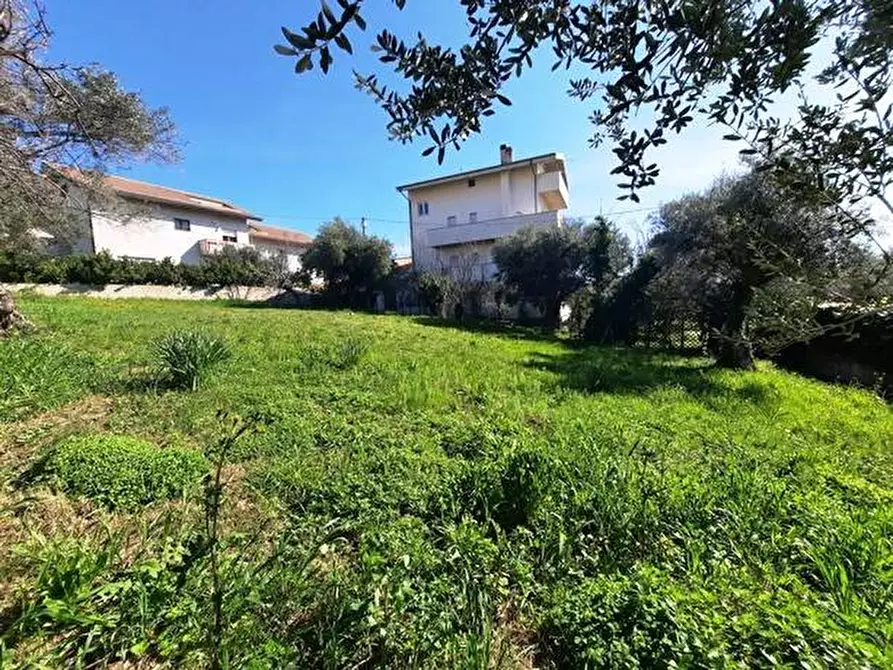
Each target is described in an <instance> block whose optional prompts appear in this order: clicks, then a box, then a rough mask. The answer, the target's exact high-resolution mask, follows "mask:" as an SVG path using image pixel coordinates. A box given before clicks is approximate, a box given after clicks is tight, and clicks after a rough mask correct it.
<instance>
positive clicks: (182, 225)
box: [174, 219, 191, 230]
mask: <svg viewBox="0 0 893 670" xmlns="http://www.w3.org/2000/svg"><path fill="white" fill-rule="evenodd" d="M174 228H176V229H177V230H191V226H190V224H189V219H174Z"/></svg>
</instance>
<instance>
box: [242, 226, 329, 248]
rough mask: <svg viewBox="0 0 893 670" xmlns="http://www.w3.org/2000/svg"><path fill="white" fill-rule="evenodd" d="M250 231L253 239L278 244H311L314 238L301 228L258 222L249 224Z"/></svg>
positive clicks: (303, 245) (302, 245)
mask: <svg viewBox="0 0 893 670" xmlns="http://www.w3.org/2000/svg"><path fill="white" fill-rule="evenodd" d="M248 233H249V236H250V237H251V238H252V239H255V238H256V239H258V240H259V241H262V242H273V243H278V244H292V245H295V246H301V247H306V246H310V244H311V243H312V242H313V238H312V237H310V235H308V234H306V233H302V232H301V231H299V230H289V229H288V228H274V227H273V226H261V225H259V224H257V223H249V224H248Z"/></svg>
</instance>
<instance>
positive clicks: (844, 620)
mask: <svg viewBox="0 0 893 670" xmlns="http://www.w3.org/2000/svg"><path fill="white" fill-rule="evenodd" d="M20 303H21V305H22V307H23V309H24V311H25V313H26V314H27V315H28V316H29V318H31V319H32V320H33V321H34V322H35V323H36V325H37V328H38V330H37V333H36V334H35V335H33V336H29V337H33V338H34V340H33V341H36V342H40V341H43V339H44V338H49V337H53V338H60V339H63V340H65V341H67V343H68V346H69V347H70V348H71V350H72V351H73V352H76V354H77V356H78V357H79V358H77V359H75V360H74V361H73V362H72V364H71V367H72V368H76V369H78V370H79V374H81V375H83V376H89V375H97V374H101V375H104V376H106V377H107V378H112V377H116V378H118V379H119V380H120V381H122V382H124V381H126V380H127V379H129V378H132V377H133V376H134V375H135V374H139V370H141V369H143V368H144V367H145V366H146V365H147V364H148V363H149V362H150V361H151V356H152V346H153V342H154V341H156V340H157V338H158V337H159V336H161V335H163V334H164V333H166V332H169V331H170V330H171V329H173V328H184V329H194V328H198V327H203V328H209V329H213V330H215V331H218V330H221V331H222V330H223V329H224V328H225V330H226V333H227V339H228V341H229V343H230V347H231V348H232V351H233V354H234V355H233V356H232V358H231V359H230V361H229V362H228V363H227V365H225V366H222V367H221V368H220V370H219V373H218V374H215V375H214V376H213V377H209V378H208V379H207V380H206V382H205V383H204V384H202V385H201V386H200V387H199V389H198V390H197V391H196V392H195V393H189V394H184V393H157V394H156V393H153V392H152V391H151V390H149V391H147V390H146V389H145V388H143V387H140V386H129V385H127V384H124V383H121V384H118V385H115V386H111V387H110V388H115V389H117V390H118V392H117V394H116V395H115V397H114V401H113V402H110V403H108V404H107V405H106V406H105V409H104V415H103V416H102V418H101V420H99V421H97V420H96V419H95V418H94V419H91V421H92V423H91V424H90V425H91V426H93V428H92V429H88V428H87V427H86V426H84V425H83V424H84V422H85V421H87V419H86V418H84V417H81V416H80V415H79V413H78V412H77V411H76V408H77V404H75V405H69V406H68V407H61V406H60V405H61V404H62V403H67V402H71V401H75V403H77V402H78V401H77V398H78V397H79V396H81V395H84V394H86V393H87V392H88V389H86V388H83V389H80V390H78V387H72V393H71V394H69V395H66V396H64V397H63V396H56V395H55V390H54V389H53V388H51V387H49V386H47V387H41V389H40V390H37V391H35V392H34V393H32V394H31V395H30V396H23V397H20V398H18V399H17V402H18V403H19V406H21V407H22V408H23V409H22V410H21V412H20V413H19V414H18V415H17V416H26V415H27V414H29V413H30V414H34V413H35V412H37V411H40V410H38V409H37V405H39V406H40V408H41V409H42V410H43V411H44V414H42V415H38V416H36V417H35V416H32V417H31V418H30V419H28V420H27V421H22V422H11V421H10V419H11V418H12V417H7V418H5V422H4V423H2V424H0V455H2V456H3V463H4V464H8V463H13V465H4V468H5V469H4V470H2V472H3V475H4V476H5V477H7V478H8V481H12V480H15V481H16V482H19V484H18V486H19V487H22V486H25V488H18V489H16V488H12V487H7V488H5V489H4V491H3V494H2V495H3V496H5V500H4V502H5V503H6V505H7V506H10V508H15V509H17V510H18V512H17V514H15V515H5V516H3V517H0V524H2V525H0V538H2V539H0V543H2V547H3V549H4V551H3V552H0V556H2V557H3V558H2V559H0V581H2V582H3V583H4V584H8V585H9V586H8V587H7V588H5V589H4V590H3V591H0V600H2V602H0V606H2V608H3V610H4V616H3V617H2V618H0V620H2V621H3V624H2V625H3V628H2V632H0V635H2V639H3V645H4V647H3V648H4V662H8V664H9V665H11V666H13V667H27V666H33V665H38V664H43V665H48V666H51V667H66V666H71V665H75V664H77V663H81V664H83V665H89V664H95V665H102V664H103V663H111V662H115V661H127V662H129V663H133V664H138V663H141V664H146V665H151V664H161V665H163V664H170V665H178V666H187V667H202V666H207V665H211V664H213V663H214V661H215V659H218V660H219V661H220V664H221V666H222V665H225V664H229V665H231V666H234V667H235V666H238V667H244V666H249V665H250V666H252V667H285V666H298V667H323V668H343V667H353V666H360V667H362V666H364V665H365V666H369V667H428V668H443V667H477V668H489V667H502V668H509V667H531V666H534V667H544V668H550V667H555V668H559V667H587V666H588V667H605V668H609V667H624V666H634V665H638V666H641V667H672V666H674V665H675V666H677V667H684V666H689V667H740V668H744V667H752V666H761V665H771V664H773V663H774V664H779V665H788V666H800V667H805V666H809V667H889V666H890V665H891V662H893V657H891V655H890V654H891V652H890V650H891V649H893V640H891V630H893V622H891V612H893V605H891V596H890V594H891V593H893V582H891V573H890V570H889V566H890V565H891V561H893V543H891V540H890V538H891V537H893V513H891V510H893V504H891V503H893V489H891V488H890V481H891V474H893V460H891V455H890V453H889V444H890V443H891V440H893V412H891V410H890V408H889V406H888V405H886V404H884V403H883V402H882V401H880V400H879V399H878V398H876V397H875V396H873V395H871V394H869V393H867V392H864V391H859V390H856V389H849V388H844V387H835V386H829V385H825V384H822V383H819V382H814V381H809V380H806V379H802V378H799V377H797V376H794V375H790V374H787V373H783V372H779V371H777V370H775V369H773V368H772V367H771V366H770V365H767V364H760V365H759V366H758V369H757V370H756V371H754V372H738V371H729V370H721V369H717V368H715V367H712V366H711V365H710V364H709V361H707V360H703V359H683V358H678V357H673V356H666V355H656V354H645V353H637V352H633V351H630V350H625V349H615V348H608V347H582V346H569V345H567V344H565V343H563V342H561V341H560V340H556V339H554V338H548V339H546V338H543V337H541V336H539V335H537V334H536V333H535V332H533V331H528V330H524V329H519V328H514V329H510V330H506V331H499V330H496V329H493V331H492V332H490V333H487V332H473V331H464V330H458V329H455V328H453V327H451V326H449V324H446V323H445V322H443V321H440V320H436V319H419V320H417V321H413V320H412V319H408V318H398V317H388V316H371V315H357V314H348V313H326V312H298V311H288V310H283V311H278V310H256V309H246V308H240V307H237V306H225V305H220V304H186V303H176V302H153V301H114V302H101V301H90V300H87V299H80V298H70V299H45V298H35V297H29V296H24V297H22V298H21V299H20ZM125 334H126V337H125ZM124 343H126V344H124ZM15 346H20V345H19V344H18V339H17V338H13V339H12V340H9V341H0V355H6V352H7V350H8V348H9V347H15ZM29 355H30V354H29V353H28V352H20V353H19V354H17V355H16V356H14V357H12V356H11V357H8V358H7V359H6V360H10V361H11V362H12V364H13V365H15V366H18V367H21V366H24V365H27V361H26V360H25V358H24V357H27V356H29ZM34 355H41V354H40V350H35V352H34ZM314 361H320V363H316V362H314ZM73 374H74V373H73ZM17 393H18V392H17V391H15V390H13V393H12V394H13V395H14V396H15V395H16V394H17ZM28 407H34V409H32V410H30V412H27V411H26V408H28ZM53 407H59V408H58V409H57V410H55V411H53V410H51V409H50V410H49V411H48V408H53ZM221 407H226V408H229V409H235V410H238V411H239V412H240V413H242V414H252V415H253V416H254V417H255V419H254V420H255V421H258V422H260V423H261V424H262V425H263V430H257V431H248V432H245V433H244V434H243V435H242V437H241V439H240V442H239V444H238V446H237V447H236V446H235V445H228V446H227V447H226V449H225V450H223V451H225V454H226V455H225V459H224V460H223V461H220V460H219V459H217V457H216V456H214V455H215V454H217V455H219V453H222V452H221V451H220V450H218V451H217V452H215V448H217V445H220V444H221V435H223V436H224V437H225V436H227V435H231V430H232V426H230V422H229V421H228V420H227V419H226V418H225V417H223V418H222V417H221V415H219V414H218V410H219V409H220V408H221ZM72 408H74V409H72ZM63 417H64V420H63ZM97 425H99V426H101V427H100V428H99V430H97V429H96V428H95V426H97ZM125 429H126V430H125ZM23 431H27V437H26V438H23V437H22V435H23ZM97 432H105V433H109V434H121V433H124V432H126V433H127V434H129V435H133V436H135V437H138V438H139V439H141V440H148V441H151V442H152V443H154V444H158V445H171V444H174V445H177V444H183V445H184V448H185V445H189V446H190V447H191V446H192V445H194V446H195V448H196V454H198V452H199V451H201V450H205V451H207V452H208V453H209V454H211V455H212V456H213V460H214V462H215V463H216V464H218V467H215V471H216V472H217V473H218V474H219V484H220V488H217V486H216V484H214V482H215V481H216V479H211V480H206V481H209V482H210V488H208V487H206V488H205V490H204V492H203V494H200V495H201V497H200V498H187V499H186V500H182V501H179V502H172V503H168V504H166V505H152V506H149V507H147V508H146V509H141V508H138V509H134V510H132V511H130V510H120V509H117V508H115V509H111V510H110V509H106V508H105V507H103V506H99V507H97V508H95V509H91V511H90V514H91V515H92V516H91V517H90V519H91V520H93V521H97V520H98V521H99V522H100V523H88V522H86V520H84V519H83V516H82V514H83V509H82V508H80V507H78V504H77V500H70V499H68V498H67V497H66V496H64V495H62V494H54V493H53V492H52V489H47V488H45V485H44V484H41V483H40V481H39V480H38V481H34V482H32V483H30V484H28V483H27V482H26V481H25V482H24V483H22V482H23V481H24V480H23V478H22V477H21V476H20V470H23V469H27V468H30V467H31V466H32V465H33V463H34V459H35V458H38V457H39V454H40V453H42V452H41V451H40V450H38V452H37V454H35V453H34V452H33V451H32V449H33V447H34V446H35V445H36V446H40V445H46V446H47V448H49V447H51V446H52V445H53V444H55V443H57V442H59V441H60V440H61V439H64V437H65V436H66V435H69V434H72V433H74V434H85V433H91V434H96V433H97ZM90 439H96V438H90ZM168 449H170V447H169V446H164V447H159V448H158V451H159V452H161V453H163V452H164V451H167V450H168ZM20 454H21V455H20ZM221 491H222V495H221V496H220V497H219V498H218V497H217V495H218V492H221ZM209 503H211V505H210V506H209ZM209 509H217V512H216V514H217V516H216V517H209V516H208V513H209V511H208V510H209ZM210 518H216V522H215V523H216V526H215V530H214V531H213V532H212V531H211V528H210V525H209V523H208V520H209V519H210ZM212 547H214V548H215V549H214V550H213V551H212ZM212 555H214V556H216V558H215V559H214V561H213V562H212V560H211V556H212ZM214 562H216V565H217V568H216V569H214V568H213V567H212V566H213V564H214ZM215 575H216V577H215ZM217 622H219V624H218V623H217ZM215 631H216V632H215Z"/></svg>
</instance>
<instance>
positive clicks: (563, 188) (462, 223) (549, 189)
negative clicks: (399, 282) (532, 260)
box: [407, 161, 568, 280]
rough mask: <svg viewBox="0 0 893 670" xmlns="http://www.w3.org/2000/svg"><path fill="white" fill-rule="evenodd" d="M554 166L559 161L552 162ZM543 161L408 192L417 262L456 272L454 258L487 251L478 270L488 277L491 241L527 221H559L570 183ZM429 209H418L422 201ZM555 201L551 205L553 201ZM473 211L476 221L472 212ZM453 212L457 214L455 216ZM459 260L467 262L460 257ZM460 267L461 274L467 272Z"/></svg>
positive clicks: (491, 270)
mask: <svg viewBox="0 0 893 670" xmlns="http://www.w3.org/2000/svg"><path fill="white" fill-rule="evenodd" d="M550 164H551V165H552V166H554V165H556V163H555V161H551V162H550ZM547 169H550V170H554V167H550V166H549V165H547V164H546V162H544V161H539V162H535V163H533V164H531V163H523V164H521V165H518V166H516V167H512V168H511V169H505V170H500V171H497V172H493V173H490V174H485V175H479V176H476V177H473V179H474V180H475V185H474V186H469V180H468V179H464V178H463V179H457V180H455V181H451V182H447V183H441V184H434V185H431V186H421V187H418V188H416V189H413V190H412V191H409V192H408V193H407V196H408V200H409V208H410V230H411V237H412V239H411V243H412V256H413V264H414V267H415V268H417V269H418V270H422V271H425V270H427V271H445V270H449V271H450V272H451V274H455V265H453V266H450V259H452V260H453V261H455V257H456V256H457V255H458V256H459V257H460V258H465V257H474V254H476V253H477V254H478V256H479V257H481V258H484V256H483V255H482V254H481V248H484V249H486V250H487V254H486V259H485V260H481V261H480V262H479V263H477V265H478V271H477V274H479V275H481V276H482V277H483V279H485V280H486V279H490V278H492V277H493V275H494V274H495V272H496V267H495V265H494V264H493V262H492V258H490V254H489V250H491V249H492V247H493V241H494V240H498V239H500V238H502V237H506V236H507V235H511V234H512V233H513V232H515V231H516V230H518V229H519V228H521V227H523V226H526V225H542V226H547V225H560V224H561V219H562V217H561V212H560V210H562V209H564V208H565V207H566V206H567V202H568V197H567V184H566V182H565V178H564V176H563V174H562V173H561V172H556V171H550V172H545V170H547ZM420 203H426V207H425V208H426V210H427V211H425V212H423V213H421V214H420V213H419V204H420ZM550 205H552V206H550ZM472 213H475V214H476V218H475V220H472V219H471V214H472ZM450 217H455V218H454V220H451V218H450ZM461 264H467V262H466V261H461V262H460V265H461ZM465 273H466V270H462V271H461V274H465Z"/></svg>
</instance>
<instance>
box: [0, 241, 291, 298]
mask: <svg viewBox="0 0 893 670" xmlns="http://www.w3.org/2000/svg"><path fill="white" fill-rule="evenodd" d="M0 282H23V283H32V282H33V283H36V284H66V283H74V284H89V285H93V286H103V285H105V284H155V285H159V286H191V287H195V288H208V287H212V286H225V287H226V286H285V285H289V284H291V283H292V277H291V276H290V275H289V273H288V271H287V269H286V267H285V263H284V261H283V260H282V259H281V258H276V257H273V258H267V257H264V256H263V255H262V254H261V253H260V252H259V251H258V250H257V249H253V248H250V247H240V248H235V247H224V248H223V249H221V250H220V251H219V252H218V253H214V254H210V255H207V256H203V257H202V260H201V262H200V263H199V264H198V265H186V264H182V263H174V262H173V261H172V260H171V259H170V258H165V259H164V260H161V261H158V262H157V263H156V262H154V261H135V260H132V259H129V258H121V259H117V258H112V257H111V256H110V255H109V254H108V253H107V252H100V253H98V254H93V255H89V256H49V255H46V254H41V253H34V252H25V253H22V252H16V251H10V252H4V253H0Z"/></svg>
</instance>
